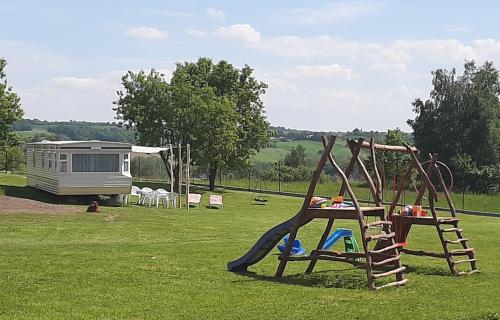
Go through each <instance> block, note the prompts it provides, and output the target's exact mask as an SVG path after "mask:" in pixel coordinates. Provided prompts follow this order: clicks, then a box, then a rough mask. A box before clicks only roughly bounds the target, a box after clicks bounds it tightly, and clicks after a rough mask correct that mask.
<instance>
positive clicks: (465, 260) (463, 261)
mask: <svg viewBox="0 0 500 320" xmlns="http://www.w3.org/2000/svg"><path fill="white" fill-rule="evenodd" d="M475 261H477V259H464V260H457V261H452V263H453V264H460V263H466V262H475Z"/></svg>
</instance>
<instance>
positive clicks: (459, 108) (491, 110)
mask: <svg viewBox="0 0 500 320" xmlns="http://www.w3.org/2000/svg"><path fill="white" fill-rule="evenodd" d="M432 75H433V79H432V84H433V89H432V91H431V93H430V97H429V99H427V100H426V101H423V100H421V99H416V100H414V101H413V103H412V105H413V111H414V112H415V113H416V117H415V119H410V120H408V124H409V125H410V126H411V127H412V128H413V133H414V138H415V144H416V145H417V147H418V148H419V149H420V150H421V151H422V152H421V154H423V155H426V154H428V153H431V152H433V153H438V154H439V157H440V159H441V160H443V161H445V162H446V163H449V164H451V165H453V166H454V167H455V168H454V169H456V170H460V169H461V168H459V167H457V165H456V164H458V163H461V162H460V161H457V157H459V156H461V157H464V156H465V155H468V156H469V157H470V159H471V161H472V162H471V165H477V166H478V167H484V168H486V167H488V166H498V164H499V163H500V100H499V94H500V79H499V73H498V70H497V69H495V68H494V66H493V64H492V63H491V62H485V63H484V64H483V65H482V66H477V65H476V64H475V63H474V62H473V61H468V62H466V63H465V65H464V72H463V75H461V76H457V74H456V71H455V69H453V70H451V71H448V70H444V69H438V70H436V71H434V72H433V73H432Z"/></svg>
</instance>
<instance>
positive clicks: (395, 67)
mask: <svg viewBox="0 0 500 320" xmlns="http://www.w3.org/2000/svg"><path fill="white" fill-rule="evenodd" d="M370 69H372V70H376V71H381V72H386V73H404V72H406V71H407V68H406V64H404V63H383V62H382V63H375V64H372V65H371V66H370Z"/></svg>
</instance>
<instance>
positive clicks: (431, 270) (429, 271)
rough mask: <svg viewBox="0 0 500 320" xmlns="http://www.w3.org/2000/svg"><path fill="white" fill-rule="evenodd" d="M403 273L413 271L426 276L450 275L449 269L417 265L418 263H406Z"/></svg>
mask: <svg viewBox="0 0 500 320" xmlns="http://www.w3.org/2000/svg"><path fill="white" fill-rule="evenodd" d="M405 273H415V274H422V275H427V276H448V277H449V276H451V273H450V270H448V269H444V268H440V267H430V266H418V265H412V266H408V265H406V271H405Z"/></svg>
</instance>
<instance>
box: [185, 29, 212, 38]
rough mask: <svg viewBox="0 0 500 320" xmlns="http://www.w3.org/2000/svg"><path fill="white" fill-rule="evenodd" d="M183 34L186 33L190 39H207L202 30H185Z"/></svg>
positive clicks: (206, 34) (206, 33) (205, 33)
mask: <svg viewBox="0 0 500 320" xmlns="http://www.w3.org/2000/svg"><path fill="white" fill-rule="evenodd" d="M185 32H186V34H188V35H190V36H191V37H195V38H206V37H208V32H206V31H203V30H196V29H191V30H186V31H185Z"/></svg>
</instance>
